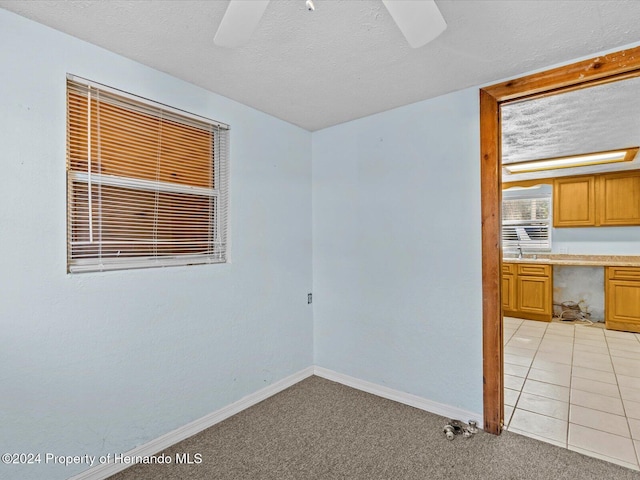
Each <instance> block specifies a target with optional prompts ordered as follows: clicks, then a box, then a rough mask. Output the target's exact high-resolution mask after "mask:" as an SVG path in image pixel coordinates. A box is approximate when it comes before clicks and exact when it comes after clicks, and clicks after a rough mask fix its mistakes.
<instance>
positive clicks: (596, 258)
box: [502, 253, 640, 267]
mask: <svg viewBox="0 0 640 480" xmlns="http://www.w3.org/2000/svg"><path fill="white" fill-rule="evenodd" d="M533 257H534V255H532V254H525V255H523V257H522V258H517V257H511V256H505V257H503V259H502V261H503V262H505V263H542V264H546V265H575V266H591V267H640V255H569V254H562V253H549V254H544V253H541V254H538V255H537V258H533Z"/></svg>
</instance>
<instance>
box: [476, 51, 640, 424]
mask: <svg viewBox="0 0 640 480" xmlns="http://www.w3.org/2000/svg"><path fill="white" fill-rule="evenodd" d="M639 74H640V47H635V48H630V49H627V50H622V51H619V52H615V53H610V54H607V55H602V56H599V57H595V58H592V59H589V60H583V61H580V62H577V63H573V64H570V65H566V66H562V67H558V68H554V69H551V70H547V71H545V72H540V73H535V74H532V75H527V76H525V77H521V78H517V79H514V80H509V81H506V82H502V83H499V84H496V85H491V86H488V87H484V88H481V89H480V161H481V166H480V176H481V202H482V204H481V215H482V330H483V340H482V350H483V367H482V368H483V385H484V389H483V400H484V412H483V413H484V430H485V431H486V432H489V433H493V434H494V435H499V434H500V432H501V431H502V424H503V412H504V390H503V362H502V355H503V336H502V302H501V299H500V295H501V287H502V285H501V281H500V280H501V279H500V272H501V270H502V265H501V262H502V245H501V242H500V224H501V220H500V219H501V199H502V179H501V177H502V174H501V167H500V163H501V162H500V145H501V131H500V104H501V103H504V102H507V101H513V100H519V99H525V98H532V97H536V96H544V95H550V94H556V93H558V92H559V91H567V90H575V89H580V88H586V87H588V86H593V85H596V84H599V83H607V82H610V81H616V80H619V79H622V78H624V77H627V76H629V77H630V76H636V75H639Z"/></svg>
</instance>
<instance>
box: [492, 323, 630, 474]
mask: <svg viewBox="0 0 640 480" xmlns="http://www.w3.org/2000/svg"><path fill="white" fill-rule="evenodd" d="M504 342H505V349H504V373H505V375H504V386H505V390H504V403H505V407H504V409H505V412H504V413H505V414H504V417H505V428H506V429H507V430H509V431H512V432H516V433H520V434H522V435H526V436H528V437H533V438H537V439H539V440H542V441H545V442H548V443H552V444H554V445H558V446H561V447H564V448H568V449H570V450H575V451H577V452H580V453H583V454H585V455H590V456H592V457H597V458H601V459H603V460H607V461H610V462H613V463H617V464H618V465H623V466H625V467H628V468H631V469H634V470H640V462H639V459H640V334H633V333H626V332H615V331H611V330H605V329H603V328H601V327H598V326H588V325H574V324H568V323H562V322H552V323H546V322H536V321H532V320H522V319H519V318H511V317H505V319H504Z"/></svg>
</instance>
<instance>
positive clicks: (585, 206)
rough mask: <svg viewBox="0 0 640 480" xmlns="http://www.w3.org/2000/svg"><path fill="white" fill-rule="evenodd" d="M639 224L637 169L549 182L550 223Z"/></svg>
mask: <svg viewBox="0 0 640 480" xmlns="http://www.w3.org/2000/svg"><path fill="white" fill-rule="evenodd" d="M624 225H640V171H638V170H631V171H625V172H617V173H605V174H596V175H581V176H578V177H561V178H556V179H554V181H553V226H554V227H598V226H604V227H608V226H624Z"/></svg>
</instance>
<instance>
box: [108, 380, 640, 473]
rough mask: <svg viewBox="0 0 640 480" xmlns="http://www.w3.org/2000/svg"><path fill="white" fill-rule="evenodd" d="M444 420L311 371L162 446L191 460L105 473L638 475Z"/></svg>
mask: <svg viewBox="0 0 640 480" xmlns="http://www.w3.org/2000/svg"><path fill="white" fill-rule="evenodd" d="M446 420H447V419H445V418H443V417H439V416H437V415H433V414H430V413H426V412H423V411H421V410H418V409H415V408H412V407H408V406H405V405H402V404H399V403H395V402H392V401H390V400H385V399H382V398H379V397H376V396H374V395H370V394H367V393H364V392H361V391H358V390H354V389H352V388H349V387H345V386H343V385H339V384H336V383H334V382H330V381H328V380H325V379H322V378H319V377H311V378H308V379H306V380H304V381H302V382H300V383H298V384H296V385H294V386H293V387H291V388H289V389H287V390H285V391H283V392H281V393H279V394H278V395H275V396H273V397H271V398H269V399H267V400H265V401H264V402H261V403H259V404H258V405H255V406H253V407H251V408H250V409H248V410H245V411H244V412H242V413H240V414H238V415H236V416H234V417H232V418H230V419H228V420H226V421H224V422H221V423H219V424H218V425H215V426H213V427H211V428H209V429H207V430H205V431H203V432H201V433H199V434H197V435H195V436H193V437H191V438H189V439H187V440H185V441H183V442H180V443H178V444H176V445H175V446H173V447H171V448H169V449H167V450H165V451H164V452H163V453H164V454H166V455H170V456H172V457H173V458H175V455H176V454H184V453H189V454H190V457H191V459H192V460H194V459H196V458H197V457H196V454H200V455H201V456H202V462H201V463H200V464H192V465H176V464H175V463H173V464H171V465H136V466H133V467H130V468H129V469H127V470H125V471H123V472H121V473H119V474H117V475H114V476H112V477H111V478H110V480H162V479H176V480H177V479H181V480H182V479H208V480H209V479H225V480H237V479H247V480H249V479H251V480H257V479H273V480H285V479H296V480H301V479H305V480H306V479H318V480H320V479H322V480H329V479H362V480H375V479H389V480H390V479H411V480H413V479H416V480H418V479H420V480H424V479H447V478H451V479H498V480H504V479H550V480H551V479H553V480H555V479H571V480H576V479H580V480H589V479H597V480H603V479H611V480H613V479H632V478H633V479H640V472H635V471H632V470H628V469H626V468H624V467H620V466H617V465H613V464H610V463H607V462H604V461H601V460H597V459H594V458H591V457H585V456H583V455H580V454H578V453H575V452H571V451H569V450H565V449H562V448H559V447H555V446H553V445H550V444H547V443H543V442H539V441H536V440H533V439H530V438H526V437H522V436H519V435H516V434H514V433H509V432H505V433H503V434H502V435H500V436H499V437H496V436H493V435H489V434H485V433H483V432H480V433H478V434H477V435H475V436H473V437H471V438H468V439H467V438H462V437H461V436H458V437H456V439H455V440H454V441H451V442H450V441H448V440H446V439H445V438H444V435H443V433H442V428H443V426H444V424H445V423H446ZM462 420H467V419H462Z"/></svg>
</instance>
